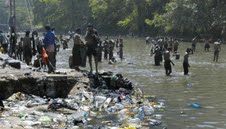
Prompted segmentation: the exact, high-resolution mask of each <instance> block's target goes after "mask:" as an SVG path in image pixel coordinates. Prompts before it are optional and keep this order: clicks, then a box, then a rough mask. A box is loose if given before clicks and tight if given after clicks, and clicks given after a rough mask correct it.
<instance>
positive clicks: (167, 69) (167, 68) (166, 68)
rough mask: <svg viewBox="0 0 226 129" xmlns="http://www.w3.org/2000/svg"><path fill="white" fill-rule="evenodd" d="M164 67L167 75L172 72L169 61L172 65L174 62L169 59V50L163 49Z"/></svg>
mask: <svg viewBox="0 0 226 129" xmlns="http://www.w3.org/2000/svg"><path fill="white" fill-rule="evenodd" d="M164 61H165V62H164V67H165V71H166V75H167V76H169V75H170V74H171V73H172V66H171V63H172V64H173V65H174V63H173V62H172V60H171V59H170V53H169V51H168V50H167V51H165V53H164Z"/></svg>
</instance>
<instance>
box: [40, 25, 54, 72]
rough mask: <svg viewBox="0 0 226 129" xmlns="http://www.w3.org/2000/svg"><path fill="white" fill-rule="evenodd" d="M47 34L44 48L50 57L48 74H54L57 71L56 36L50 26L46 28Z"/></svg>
mask: <svg viewBox="0 0 226 129" xmlns="http://www.w3.org/2000/svg"><path fill="white" fill-rule="evenodd" d="M45 29H46V31H47V32H46V34H45V37H44V40H43V43H44V47H45V49H46V52H47V55H48V69H49V70H48V73H51V72H54V70H55V67H54V66H55V59H56V58H55V56H56V54H55V46H56V45H55V35H54V33H53V32H52V31H51V28H50V26H45Z"/></svg>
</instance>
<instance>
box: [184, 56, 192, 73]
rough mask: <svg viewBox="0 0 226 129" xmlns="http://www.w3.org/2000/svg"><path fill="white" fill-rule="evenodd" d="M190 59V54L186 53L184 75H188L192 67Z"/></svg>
mask: <svg viewBox="0 0 226 129" xmlns="http://www.w3.org/2000/svg"><path fill="white" fill-rule="evenodd" d="M188 57H189V54H188V52H185V55H184V62H183V68H184V75H188V68H189V67H190V65H189V63H188Z"/></svg>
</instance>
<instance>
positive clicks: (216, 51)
mask: <svg viewBox="0 0 226 129" xmlns="http://www.w3.org/2000/svg"><path fill="white" fill-rule="evenodd" d="M213 48H214V57H213V61H214V62H218V57H219V52H220V50H221V46H220V40H219V39H218V40H217V41H216V42H214V46H213Z"/></svg>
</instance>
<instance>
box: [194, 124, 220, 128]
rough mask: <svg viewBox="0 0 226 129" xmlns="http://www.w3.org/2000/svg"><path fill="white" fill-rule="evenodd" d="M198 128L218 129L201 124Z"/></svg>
mask: <svg viewBox="0 0 226 129" xmlns="http://www.w3.org/2000/svg"><path fill="white" fill-rule="evenodd" d="M196 126H197V127H198V128H204V129H206V128H210V129H216V127H215V126H213V125H205V124H204V125H201V124H197V125H196Z"/></svg>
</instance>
